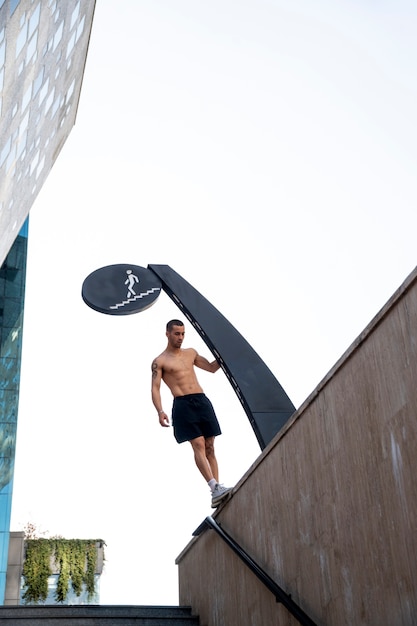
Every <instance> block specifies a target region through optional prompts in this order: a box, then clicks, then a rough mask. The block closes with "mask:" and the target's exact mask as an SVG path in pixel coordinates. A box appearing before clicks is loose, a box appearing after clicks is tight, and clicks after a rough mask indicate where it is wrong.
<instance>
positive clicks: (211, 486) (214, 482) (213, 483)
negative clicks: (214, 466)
mask: <svg viewBox="0 0 417 626" xmlns="http://www.w3.org/2000/svg"><path fill="white" fill-rule="evenodd" d="M207 484H208V486H209V487H210V490H211V492H213V490H214V487H215V486H216V485H217V480H216V479H215V478H212V479H211V480H209V481H208V483H207Z"/></svg>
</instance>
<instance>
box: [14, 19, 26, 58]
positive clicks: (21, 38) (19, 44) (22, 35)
mask: <svg viewBox="0 0 417 626" xmlns="http://www.w3.org/2000/svg"><path fill="white" fill-rule="evenodd" d="M27 34H28V26H27V24H24V25H23V28H22V29H21V30H20V32H19V34H18V36H17V39H16V58H17V57H18V56H19V53H20V52H21V51H22V50H23V47H24V45H25V43H26V41H27Z"/></svg>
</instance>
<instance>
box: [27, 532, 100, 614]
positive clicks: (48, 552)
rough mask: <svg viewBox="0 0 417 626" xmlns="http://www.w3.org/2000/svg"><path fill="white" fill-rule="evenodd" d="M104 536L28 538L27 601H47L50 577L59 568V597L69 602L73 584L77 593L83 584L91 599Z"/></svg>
mask: <svg viewBox="0 0 417 626" xmlns="http://www.w3.org/2000/svg"><path fill="white" fill-rule="evenodd" d="M103 544H104V542H103V541H102V540H101V539H98V540H96V539H86V540H84V539H62V538H58V537H55V538H52V539H30V540H27V541H26V557H25V562H24V565H23V577H24V581H25V592H24V594H23V601H24V603H25V604H30V603H32V604H33V603H35V604H38V603H39V602H44V601H45V600H46V598H47V596H48V578H49V576H51V574H52V572H53V568H52V566H53V565H54V566H55V571H57V572H58V581H57V588H56V592H55V599H56V601H57V602H65V600H66V598H67V596H68V591H69V588H70V584H71V587H72V589H73V591H74V593H75V594H76V595H77V596H80V595H81V593H82V591H83V588H84V586H85V589H86V591H87V595H88V600H91V598H92V597H94V594H95V571H96V564H97V547H103Z"/></svg>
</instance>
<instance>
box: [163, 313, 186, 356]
mask: <svg viewBox="0 0 417 626" xmlns="http://www.w3.org/2000/svg"><path fill="white" fill-rule="evenodd" d="M184 335H185V330H184V324H183V323H182V322H181V321H180V320H171V321H170V322H168V324H167V332H166V336H167V337H168V345H169V346H171V348H176V349H178V348H181V345H182V342H183V341H184Z"/></svg>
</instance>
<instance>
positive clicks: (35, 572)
mask: <svg viewBox="0 0 417 626" xmlns="http://www.w3.org/2000/svg"><path fill="white" fill-rule="evenodd" d="M51 556H52V545H51V542H50V541H49V540H48V539H29V540H27V541H26V558H25V562H24V564H23V577H24V579H25V586H26V589H25V592H24V594H23V601H24V603H25V604H29V603H33V602H34V603H35V604H37V603H38V602H44V601H45V600H46V598H47V596H48V578H49V576H50V575H51V573H52V570H51Z"/></svg>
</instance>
